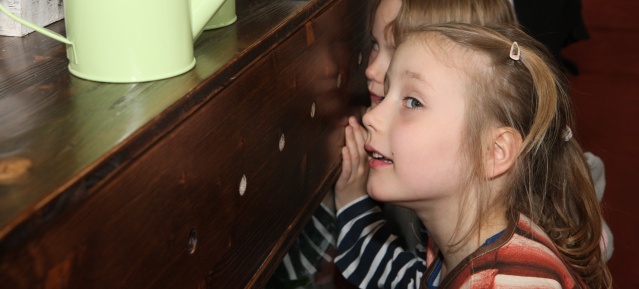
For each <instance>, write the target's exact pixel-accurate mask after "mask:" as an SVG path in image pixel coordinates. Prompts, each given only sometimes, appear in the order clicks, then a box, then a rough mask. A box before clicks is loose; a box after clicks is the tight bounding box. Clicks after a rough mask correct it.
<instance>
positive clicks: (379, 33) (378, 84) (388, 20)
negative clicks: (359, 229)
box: [335, 0, 516, 249]
mask: <svg viewBox="0 0 639 289" xmlns="http://www.w3.org/2000/svg"><path fill="white" fill-rule="evenodd" d="M372 8H373V9H372V12H373V13H372V15H373V17H372V20H373V21H372V22H371V25H370V26H371V40H372V42H373V49H372V51H371V53H370V56H369V62H368V67H367V69H366V78H367V79H368V89H369V92H370V98H371V107H375V106H376V105H377V104H378V103H379V102H381V100H382V98H383V95H384V76H385V74H386V70H387V69H388V65H389V63H390V59H391V57H392V56H393V53H394V51H395V41H394V38H395V36H394V34H395V35H400V34H402V33H403V32H404V31H405V30H406V29H409V28H410V27H415V26H421V25H423V24H431V23H444V22H450V21H454V22H464V23H476V24H481V25H486V24H512V25H514V24H516V18H515V13H514V10H513V7H512V5H511V3H510V2H509V0H480V1H473V0H427V1H424V0H377V1H373V6H372ZM349 123H350V125H349V127H347V128H346V146H345V148H344V150H343V153H342V159H343V165H342V174H341V176H340V179H339V180H338V181H337V184H336V185H335V193H336V195H335V204H336V207H337V209H339V208H341V207H343V205H344V204H347V203H349V202H350V201H352V200H354V199H356V198H358V197H360V196H363V195H365V194H366V189H365V184H366V179H367V175H368V164H367V159H366V153H365V152H364V149H363V142H364V141H363V140H364V138H365V134H366V131H365V129H364V128H362V127H361V126H360V125H359V124H358V123H357V121H356V120H355V118H351V119H350V121H349ZM382 206H383V211H384V214H385V216H386V219H387V221H388V222H389V224H390V225H391V226H392V228H393V231H394V232H395V233H396V234H398V235H399V236H400V241H401V243H402V245H403V247H405V248H410V249H414V248H416V247H417V245H418V244H419V243H420V242H421V241H420V236H419V232H418V228H419V220H418V219H417V217H416V216H415V215H414V213H413V212H411V211H410V210H407V209H404V208H401V207H398V206H395V205H392V204H383V205H382Z"/></svg>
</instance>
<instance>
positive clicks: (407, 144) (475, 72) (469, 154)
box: [336, 24, 611, 288]
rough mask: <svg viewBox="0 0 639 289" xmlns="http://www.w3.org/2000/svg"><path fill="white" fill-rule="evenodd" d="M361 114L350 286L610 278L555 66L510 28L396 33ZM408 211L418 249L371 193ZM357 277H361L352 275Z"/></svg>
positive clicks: (544, 284)
mask: <svg viewBox="0 0 639 289" xmlns="http://www.w3.org/2000/svg"><path fill="white" fill-rule="evenodd" d="M396 40H397V42H398V43H399V46H398V48H397V51H396V53H395V54H394V56H393V58H392V61H391V66H390V68H389V71H388V75H387V77H386V91H385V98H384V100H383V101H382V102H381V103H380V104H379V105H378V106H376V107H375V108H373V109H372V110H371V111H369V112H368V113H366V115H365V116H364V124H365V126H366V128H367V130H368V138H367V141H366V151H367V153H368V154H369V156H370V158H371V159H370V161H369V166H370V168H371V172H370V176H369V181H368V186H367V189H368V193H369V195H370V197H368V196H364V197H361V198H359V199H357V200H355V201H354V202H351V203H349V204H347V205H346V206H345V207H344V208H343V210H341V211H340V212H339V213H338V226H339V227H340V236H339V239H338V251H339V252H338V253H339V255H340V258H339V259H338V260H336V263H337V265H338V267H339V268H340V270H342V271H343V272H346V273H347V274H351V275H352V276H356V277H357V278H351V280H354V279H358V280H359V283H358V286H359V287H360V288H419V287H421V288H513V287H516V288H610V287H611V279H610V274H609V272H608V269H607V267H606V265H605V262H604V261H603V259H602V255H601V250H600V247H599V240H600V238H601V226H602V217H601V212H600V208H599V203H598V200H597V197H596V195H595V191H594V187H593V184H592V181H591V179H590V175H589V170H588V165H587V163H586V161H585V159H584V155H583V152H582V150H581V148H580V146H579V144H578V142H577V141H576V140H575V139H574V138H573V134H572V128H573V127H574V124H573V120H572V110H571V101H570V96H569V94H568V88H567V84H566V81H565V79H564V77H563V75H562V74H561V73H560V71H559V69H558V68H557V65H556V64H555V63H554V60H553V58H552V56H551V55H550V54H549V53H548V51H547V50H546V49H545V48H544V47H543V46H542V45H541V44H540V43H538V42H537V41H535V40H534V39H532V38H531V37H529V36H528V35H526V34H525V33H523V32H521V31H520V30H519V29H517V28H513V27H495V28H493V29H489V28H485V27H482V26H478V25H470V24H441V25H432V26H426V27H423V28H419V29H413V30H407V33H406V34H404V35H402V37H401V38H399V39H396ZM373 199H374V200H376V201H382V202H390V203H394V204H398V205H400V206H403V207H407V208H410V209H412V210H413V211H415V213H416V215H417V216H418V217H419V219H420V220H421V221H422V223H423V224H424V225H425V234H426V238H427V240H428V250H427V254H426V259H425V260H422V259H421V258H419V257H413V255H412V254H410V253H407V252H404V251H403V250H402V249H401V248H400V247H399V246H397V244H396V240H395V238H394V237H393V236H392V235H391V234H390V233H389V232H388V231H387V230H386V229H387V228H385V223H384V222H382V221H381V220H382V219H383V215H382V214H381V210H380V209H379V206H378V205H377V203H376V202H375V201H373ZM360 277H361V278H360Z"/></svg>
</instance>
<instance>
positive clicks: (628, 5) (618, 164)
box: [563, 0, 639, 289]
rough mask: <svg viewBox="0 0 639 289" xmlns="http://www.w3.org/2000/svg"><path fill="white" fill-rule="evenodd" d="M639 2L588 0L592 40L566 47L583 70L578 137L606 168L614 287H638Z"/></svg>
mask: <svg viewBox="0 0 639 289" xmlns="http://www.w3.org/2000/svg"><path fill="white" fill-rule="evenodd" d="M638 15H639V2H638V1H632V0H584V1H583V16H584V21H585V23H586V27H587V29H588V32H589V33H590V39H588V40H586V41H582V42H578V43H575V44H573V45H571V46H569V47H567V48H566V49H564V53H563V54H564V56H566V57H567V58H568V59H570V60H572V61H573V62H575V63H576V64H577V65H578V67H579V70H580V73H579V74H578V75H577V76H573V77H571V78H570V79H571V84H572V87H573V98H574V103H575V108H576V116H577V132H576V134H577V139H578V140H579V141H581V142H582V145H583V146H584V148H585V149H586V150H589V151H592V152H593V153H595V154H596V155H598V156H599V157H601V158H602V159H603V161H604V164H605V169H606V179H607V185H606V191H605V195H604V198H603V206H604V217H605V219H606V221H607V222H608V224H609V226H610V228H611V230H612V231H613V236H614V247H615V251H614V253H613V256H612V259H611V260H610V261H609V263H608V264H609V266H610V269H611V271H612V275H613V278H614V284H615V286H614V287H615V288H624V289H625V288H629V289H630V288H639V265H638V264H637V261H638V260H639V192H638V190H637V188H638V187H639V185H638V184H635V182H637V181H638V180H639V163H638V161H639V150H638V148H639V17H637V16H638Z"/></svg>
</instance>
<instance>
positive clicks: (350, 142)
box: [346, 125, 363, 172]
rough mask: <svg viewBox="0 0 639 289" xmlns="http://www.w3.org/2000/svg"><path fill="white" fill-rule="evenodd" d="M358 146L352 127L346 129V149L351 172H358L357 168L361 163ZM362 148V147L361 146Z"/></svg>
mask: <svg viewBox="0 0 639 289" xmlns="http://www.w3.org/2000/svg"><path fill="white" fill-rule="evenodd" d="M358 146H360V144H359V143H358V141H357V137H356V134H355V132H354V129H353V127H352V126H350V125H349V126H347V127H346V147H348V151H349V154H350V158H351V163H350V164H351V167H352V172H358V171H359V170H358V166H359V165H360V163H361V159H362V156H361V153H360V149H359V147H358ZM362 146H363V145H362Z"/></svg>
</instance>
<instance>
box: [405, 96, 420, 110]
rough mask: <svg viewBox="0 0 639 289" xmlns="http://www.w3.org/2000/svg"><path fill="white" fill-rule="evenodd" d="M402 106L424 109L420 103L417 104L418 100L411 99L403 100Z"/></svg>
mask: <svg viewBox="0 0 639 289" xmlns="http://www.w3.org/2000/svg"><path fill="white" fill-rule="evenodd" d="M404 105H405V106H406V107H407V108H420V107H424V106H423V105H422V103H421V102H419V100H417V99H415V98H412V97H406V98H404Z"/></svg>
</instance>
